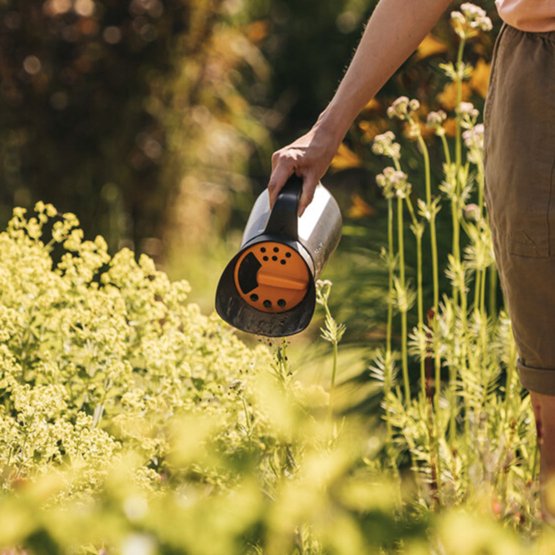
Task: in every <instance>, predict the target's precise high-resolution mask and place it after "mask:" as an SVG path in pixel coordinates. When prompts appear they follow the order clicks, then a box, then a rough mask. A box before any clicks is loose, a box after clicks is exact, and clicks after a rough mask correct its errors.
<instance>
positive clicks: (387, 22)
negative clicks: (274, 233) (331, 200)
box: [268, 0, 451, 215]
mask: <svg viewBox="0 0 555 555" xmlns="http://www.w3.org/2000/svg"><path fill="white" fill-rule="evenodd" d="M450 3H451V0H381V1H380V2H379V3H378V5H377V7H376V9H375V10H374V12H373V13H372V16H371V17H370V19H369V21H368V24H367V25H366V29H365V30H364V33H363V35H362V38H361V40H360V43H359V45H358V47H357V49H356V51H355V54H354V56H353V59H352V60H351V63H350V64H349V67H348V68H347V71H346V72H345V75H344V76H343V79H342V80H341V83H340V84H339V87H338V88H337V91H336V93H335V95H334V96H333V98H332V100H331V102H330V103H329V104H328V106H327V107H326V109H325V110H324V111H323V112H322V113H321V114H320V116H319V117H318V120H317V121H316V123H315V124H314V125H313V127H312V128H311V129H310V131H308V133H306V134H305V135H303V136H301V137H299V138H298V139H297V140H296V141H294V142H292V143H291V144H289V145H287V146H285V147H283V148H281V149H280V150H278V151H276V152H275V153H274V154H273V156H272V174H271V176H270V180H269V183H268V189H269V194H270V205H271V206H273V204H274V202H275V200H276V198H277V196H278V193H279V191H280V190H281V188H282V187H283V185H284V184H285V182H286V181H287V179H288V178H289V176H291V175H292V174H293V173H296V174H297V175H299V176H302V177H303V193H302V196H301V200H300V203H299V215H300V214H302V213H303V212H304V210H305V208H306V207H307V206H308V204H310V202H311V200H312V198H313V196H314V189H315V188H316V185H317V184H318V181H319V180H320V178H321V177H322V176H323V175H324V173H325V172H326V170H327V168H328V166H329V164H330V162H331V160H332V158H333V156H334V155H335V153H336V152H337V148H338V146H339V144H340V143H341V141H342V140H343V137H344V136H345V134H346V133H347V131H348V129H349V127H350V126H351V124H352V122H353V120H354V119H355V117H356V116H357V115H358V113H359V112H360V111H361V110H362V109H363V108H364V106H366V104H367V103H368V101H369V100H370V99H371V98H372V97H373V96H374V95H375V94H376V93H377V92H378V91H379V90H380V89H381V88H382V86H383V85H384V83H385V82H386V81H387V80H388V79H389V78H390V77H391V75H393V73H394V72H395V70H396V69H397V68H398V67H399V66H400V65H401V64H402V63H403V62H404V61H405V60H406V59H407V58H408V57H409V56H410V55H411V54H412V52H414V50H415V49H416V47H417V46H418V45H419V44H420V42H421V41H422V39H423V38H424V37H425V36H426V35H427V34H428V32H429V31H430V30H431V29H432V27H433V26H434V25H435V24H436V22H437V20H438V19H439V17H440V16H441V14H442V13H443V12H444V11H445V9H446V8H447V6H448V5H449V4H450Z"/></svg>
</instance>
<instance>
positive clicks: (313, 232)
mask: <svg viewBox="0 0 555 555" xmlns="http://www.w3.org/2000/svg"><path fill="white" fill-rule="evenodd" d="M269 218H270V202H269V195H268V190H267V189H265V190H264V191H263V192H262V193H261V194H260V195H259V196H258V198H257V199H256V202H255V203H254V206H253V208H252V210H251V213H250V216H249V219H248V221H247V225H246V226H245V231H244V233H243V239H242V242H241V248H242V247H243V246H244V245H246V244H247V243H248V242H250V241H251V240H252V239H254V238H255V237H257V236H258V235H262V234H263V233H264V230H265V229H266V225H267V224H268V220H269ZM297 225H298V234H299V241H300V243H301V244H302V245H303V246H304V247H305V249H306V250H307V251H308V253H309V254H310V257H311V259H312V263H313V267H314V278H315V279H316V278H317V277H318V276H319V275H320V272H321V271H322V268H323V266H324V264H325V263H326V261H327V259H328V258H329V256H330V255H331V253H332V252H333V251H334V250H335V248H336V247H337V245H338V243H339V240H340V238H341V226H342V218H341V211H340V210H339V206H338V205H337V202H336V201H335V199H334V198H333V196H332V195H331V193H330V192H329V191H328V190H327V189H326V188H325V187H324V186H323V185H322V184H321V183H319V184H318V185H317V186H316V189H315V191H314V198H313V200H312V202H311V203H310V204H309V205H308V206H307V208H306V210H305V211H304V213H303V215H302V216H301V217H300V218H298V223H297Z"/></svg>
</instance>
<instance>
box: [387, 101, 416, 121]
mask: <svg viewBox="0 0 555 555" xmlns="http://www.w3.org/2000/svg"><path fill="white" fill-rule="evenodd" d="M418 108H420V102H419V101H418V100H416V99H415V98H413V99H411V100H409V98H408V97H407V96H400V97H399V98H397V99H396V100H394V101H393V104H392V105H391V106H390V107H389V108H388V109H387V115H388V116H389V117H390V118H392V119H393V118H398V119H400V120H406V119H408V118H409V117H410V116H411V114H412V112H415V111H416V110H418Z"/></svg>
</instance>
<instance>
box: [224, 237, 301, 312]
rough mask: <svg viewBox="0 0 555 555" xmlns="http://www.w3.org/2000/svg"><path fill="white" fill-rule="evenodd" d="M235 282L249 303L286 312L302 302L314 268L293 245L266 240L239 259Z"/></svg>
mask: <svg viewBox="0 0 555 555" xmlns="http://www.w3.org/2000/svg"><path fill="white" fill-rule="evenodd" d="M234 279H235V285H236V287H237V290H238V291H239V294H240V295H241V297H242V298H243V300H244V301H245V302H247V303H248V304H249V305H250V306H252V307H253V308H256V309H257V310H261V311H263V312H273V313H279V312H285V311H286V310H291V309H292V308H294V307H296V306H297V305H299V304H300V303H301V302H302V301H303V299H304V298H305V297H306V293H307V291H308V286H309V280H310V271H309V269H308V267H307V265H306V262H305V260H304V259H303V257H302V256H301V255H300V254H299V253H298V252H297V251H296V250H294V249H292V248H291V247H290V246H288V245H286V244H284V243H279V242H276V241H263V242H261V243H257V244H256V245H252V246H251V247H248V248H247V249H246V250H245V251H244V252H243V253H242V254H241V256H240V257H239V259H238V260H237V264H236V265H235V271H234Z"/></svg>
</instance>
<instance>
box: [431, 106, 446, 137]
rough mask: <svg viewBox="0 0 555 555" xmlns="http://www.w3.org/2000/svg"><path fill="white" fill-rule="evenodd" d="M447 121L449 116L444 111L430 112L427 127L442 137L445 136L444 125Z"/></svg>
mask: <svg viewBox="0 0 555 555" xmlns="http://www.w3.org/2000/svg"><path fill="white" fill-rule="evenodd" d="M446 119H447V114H446V113H445V112H444V111H443V110H438V111H437V112H430V113H429V114H428V116H427V118H426V125H427V126H428V127H429V128H430V129H433V130H434V133H435V134H436V135H437V136H438V137H440V136H442V135H445V128H444V127H443V123H444V122H445V120H446Z"/></svg>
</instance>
